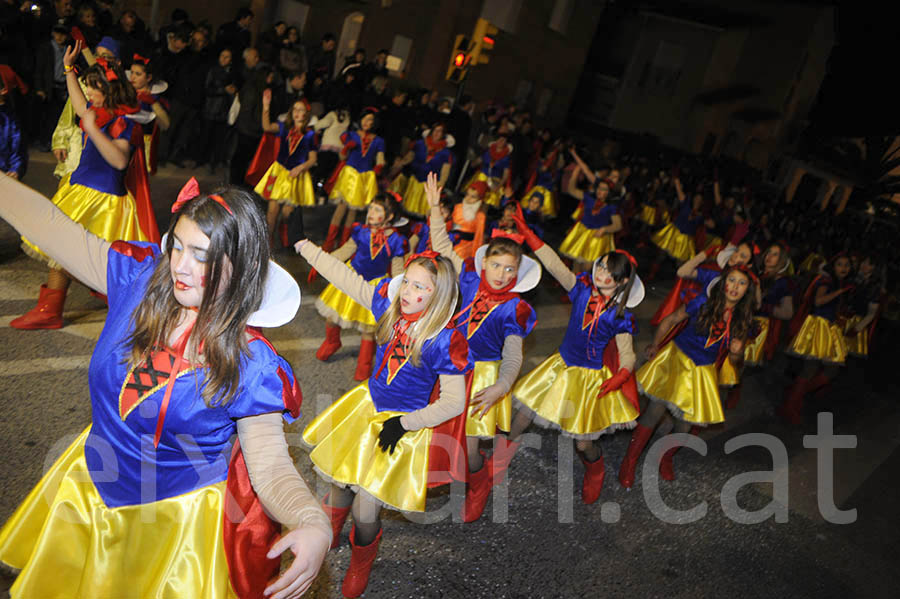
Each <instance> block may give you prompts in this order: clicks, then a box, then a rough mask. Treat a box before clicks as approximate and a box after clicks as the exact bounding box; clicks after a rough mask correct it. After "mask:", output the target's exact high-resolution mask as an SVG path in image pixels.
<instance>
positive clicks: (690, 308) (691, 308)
mask: <svg viewBox="0 0 900 599" xmlns="http://www.w3.org/2000/svg"><path fill="white" fill-rule="evenodd" d="M707 299H708V298H707V297H706V295H705V294H703V293H701V294H700V295H698V296H697V297H695V298H694V299H692V300H691V301H690V302H688V304H687V305H686V306H685V310H686V311H687V314H688V316H697V314H699V313H700V308H702V307H703V304H705V303H706V300H707Z"/></svg>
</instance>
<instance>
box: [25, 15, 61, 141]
mask: <svg viewBox="0 0 900 599" xmlns="http://www.w3.org/2000/svg"><path fill="white" fill-rule="evenodd" d="M68 41H69V32H68V30H66V28H65V27H63V26H62V25H54V26H53V29H52V31H51V33H50V39H49V40H47V41H46V42H44V43H42V44H40V45H38V47H37V52H36V57H35V59H36V64H35V69H34V89H35V95H36V96H37V98H38V100H39V101H40V103H41V106H40V108H39V113H41V114H42V115H43V117H44V118H42V119H40V125H39V128H38V131H37V141H38V147H39V148H40V149H41V151H43V152H49V151H50V137H51V135H53V128H54V127H55V126H56V119H57V118H59V115H60V113H62V110H63V107H64V106H65V105H66V98H68V97H69V95H68V92H66V73H65V70H64V68H65V65H64V63H63V56H64V55H65V53H66V44H67V42H68Z"/></svg>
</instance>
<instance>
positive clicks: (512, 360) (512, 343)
mask: <svg viewBox="0 0 900 599" xmlns="http://www.w3.org/2000/svg"><path fill="white" fill-rule="evenodd" d="M502 356H503V358H502V359H501V361H500V370H499V371H498V372H497V384H499V385H501V386H502V387H503V390H504V391H509V390H510V389H512V386H513V384H514V383H515V382H516V379H517V378H519V371H520V370H521V369H522V338H521V337H519V336H518V335H508V336H507V337H506V339H504V340H503V353H502Z"/></svg>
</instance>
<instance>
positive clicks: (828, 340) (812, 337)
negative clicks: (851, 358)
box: [787, 314, 847, 364]
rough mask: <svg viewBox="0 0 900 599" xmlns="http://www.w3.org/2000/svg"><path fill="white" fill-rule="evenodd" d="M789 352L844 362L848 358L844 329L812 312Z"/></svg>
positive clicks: (834, 361)
mask: <svg viewBox="0 0 900 599" xmlns="http://www.w3.org/2000/svg"><path fill="white" fill-rule="evenodd" d="M787 353H789V354H792V355H794V356H797V357H798V358H805V359H807V360H821V361H823V362H829V363H831V364H843V363H844V360H845V359H846V358H847V342H846V341H845V340H844V331H843V330H841V327H839V326H838V325H836V324H834V323H832V322H829V321H828V320H827V319H825V318H822V317H821V316H814V315H812V314H810V315H809V316H807V317H806V320H804V321H803V326H802V327H800V330H799V331H797V335H796V336H795V337H794V340H793V341H791V344H790V346H788V348H787Z"/></svg>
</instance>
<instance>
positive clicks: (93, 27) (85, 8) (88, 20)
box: [75, 4, 103, 48]
mask: <svg viewBox="0 0 900 599" xmlns="http://www.w3.org/2000/svg"><path fill="white" fill-rule="evenodd" d="M75 25H76V26H77V27H78V29H80V30H81V33H82V35H84V39H85V41H86V42H87V45H88V46H89V47H91V48H93V47H94V46H96V45H97V43H98V42H99V41H100V38H101V37H103V34H102V32H101V31H100V28H99V27H98V26H97V13H96V12H95V11H94V6H93V5H92V4H82V5H81V6H80V7H78V16H77V17H76V19H75Z"/></svg>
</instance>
